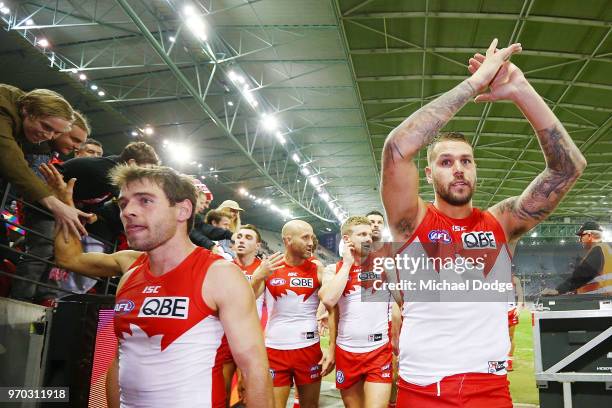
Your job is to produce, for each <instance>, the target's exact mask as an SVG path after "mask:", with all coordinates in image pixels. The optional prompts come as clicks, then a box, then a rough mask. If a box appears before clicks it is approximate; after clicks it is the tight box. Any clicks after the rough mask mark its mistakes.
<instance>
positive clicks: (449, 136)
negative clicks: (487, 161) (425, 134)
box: [427, 132, 472, 164]
mask: <svg viewBox="0 0 612 408" xmlns="http://www.w3.org/2000/svg"><path fill="white" fill-rule="evenodd" d="M446 141H453V142H463V143H467V144H468V145H469V146H470V147H471V146H472V144H471V143H470V142H469V141H468V140H467V138H466V137H465V135H464V134H463V133H461V132H444V133H440V134H438V135H437V136H436V137H435V138H434V139H433V140H432V141H431V143H430V144H429V145H428V146H427V163H428V164H429V163H431V154H432V152H433V150H434V148H435V147H436V145H437V144H438V143H440V142H446Z"/></svg>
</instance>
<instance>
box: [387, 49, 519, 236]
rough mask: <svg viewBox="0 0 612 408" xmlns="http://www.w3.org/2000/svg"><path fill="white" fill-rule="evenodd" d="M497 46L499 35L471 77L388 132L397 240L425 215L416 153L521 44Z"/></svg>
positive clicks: (390, 204)
mask: <svg viewBox="0 0 612 408" xmlns="http://www.w3.org/2000/svg"><path fill="white" fill-rule="evenodd" d="M496 46H497V39H495V40H493V42H492V43H491V45H490V46H489V49H488V50H487V53H486V56H487V59H486V60H484V59H483V61H482V63H481V64H480V66H479V67H478V69H477V70H474V72H472V76H471V77H469V78H468V79H466V80H465V81H463V82H461V83H460V84H459V85H457V86H456V87H455V88H453V89H451V90H450V91H448V92H446V93H445V94H443V95H441V96H440V97H438V98H437V99H434V100H433V101H431V102H430V103H428V104H427V105H425V106H423V107H422V108H421V109H419V110H418V111H416V112H415V113H413V114H412V115H410V117H408V119H406V120H404V121H403V122H402V123H401V124H400V125H399V126H398V127H396V128H395V129H393V130H392V131H391V133H390V134H389V136H387V139H386V140H385V145H384V147H383V153H382V182H381V194H382V200H383V205H384V206H385V211H386V213H387V219H388V220H389V227H390V229H391V233H392V235H393V238H394V239H395V240H404V239H407V238H409V237H410V235H412V233H413V232H414V229H415V228H416V226H417V225H418V224H419V223H420V222H421V220H422V219H423V217H424V216H425V204H424V202H423V200H422V199H421V198H420V197H419V196H418V192H419V172H418V169H417V167H416V164H415V162H414V160H413V159H414V157H415V156H416V155H417V154H418V152H419V150H421V149H422V148H424V147H426V146H427V145H428V144H429V143H431V141H432V140H433V138H434V137H435V136H436V135H437V134H438V132H439V130H440V129H441V128H442V127H444V125H446V124H447V123H448V122H449V121H450V120H451V119H452V117H453V116H455V114H456V113H457V112H458V111H459V110H460V109H461V108H462V107H463V106H464V105H465V104H466V103H467V102H468V101H469V100H471V99H472V98H473V97H474V96H476V95H477V94H478V93H480V92H482V91H483V90H485V89H486V88H487V86H488V85H489V83H490V82H491V81H492V80H493V78H494V77H495V75H496V74H497V72H498V71H499V69H500V67H501V66H502V65H503V64H504V61H506V60H507V59H508V58H510V56H511V55H512V54H513V53H515V52H519V51H520V50H521V46H520V44H513V45H511V46H509V47H508V48H504V49H502V50H500V51H498V52H497V53H496V52H495V47H496Z"/></svg>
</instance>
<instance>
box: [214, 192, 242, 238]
mask: <svg viewBox="0 0 612 408" xmlns="http://www.w3.org/2000/svg"><path fill="white" fill-rule="evenodd" d="M216 210H217V211H221V212H222V213H224V214H226V215H227V216H228V217H229V219H230V221H231V222H230V228H229V229H230V231H232V232H233V233H236V232H238V231H239V230H240V227H241V225H242V223H241V221H240V212H241V211H244V209H242V208H240V206H239V205H238V203H237V202H236V201H234V200H225V201H224V202H222V203H221V205H220V206H218V207H217V208H216Z"/></svg>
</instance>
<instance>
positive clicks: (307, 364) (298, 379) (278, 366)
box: [266, 343, 323, 387]
mask: <svg viewBox="0 0 612 408" xmlns="http://www.w3.org/2000/svg"><path fill="white" fill-rule="evenodd" d="M266 351H267V352H268V362H269V364H270V374H272V382H273V385H274V386H275V387H284V386H287V385H289V386H290V385H291V383H292V380H293V382H295V385H303V384H311V383H315V382H319V381H321V366H320V365H319V361H321V358H322V357H323V353H322V352H321V345H320V344H319V343H315V344H313V345H312V346H308V347H302V348H299V349H295V350H278V349H273V348H269V347H266Z"/></svg>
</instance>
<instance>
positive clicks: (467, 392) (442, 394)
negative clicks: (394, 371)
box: [397, 373, 512, 408]
mask: <svg viewBox="0 0 612 408" xmlns="http://www.w3.org/2000/svg"><path fill="white" fill-rule="evenodd" d="M508 384H509V383H508V379H507V378H506V376H505V375H495V374H480V373H469V374H455V375H451V376H449V377H444V378H443V379H442V380H441V381H440V382H439V383H434V384H430V385H426V386H420V385H416V384H410V383H407V382H406V381H404V380H403V379H402V378H400V379H399V381H398V383H397V385H398V388H399V390H398V393H397V407H398V408H413V407H427V408H466V407H469V408H490V407H495V408H512V398H510V390H509V388H508Z"/></svg>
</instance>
